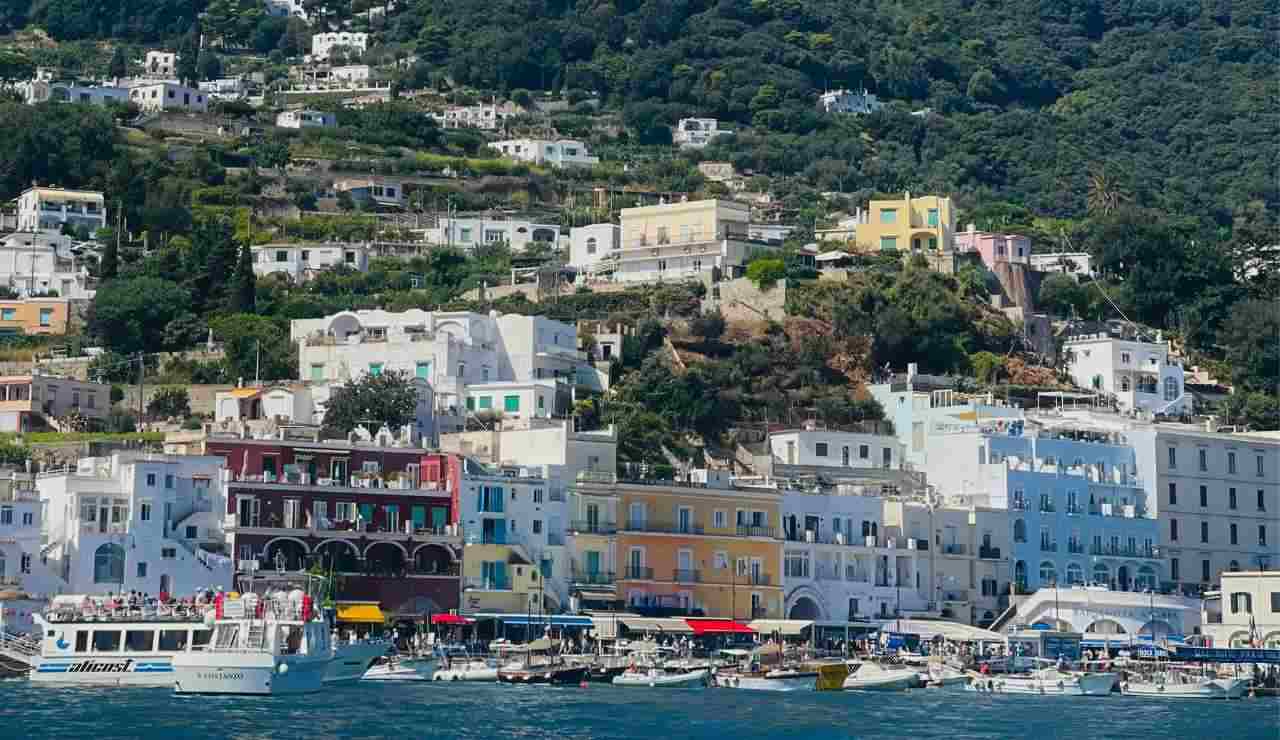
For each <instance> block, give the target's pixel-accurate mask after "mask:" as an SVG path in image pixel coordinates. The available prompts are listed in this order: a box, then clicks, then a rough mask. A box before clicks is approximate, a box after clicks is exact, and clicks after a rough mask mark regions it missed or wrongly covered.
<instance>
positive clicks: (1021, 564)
mask: <svg viewBox="0 0 1280 740" xmlns="http://www.w3.org/2000/svg"><path fill="white" fill-rule="evenodd" d="M1013 582H1014V583H1016V584H1017V585H1018V588H1022V589H1025V588H1026V587H1027V563H1026V561H1023V560H1019V561H1018V562H1016V563H1014V564H1013Z"/></svg>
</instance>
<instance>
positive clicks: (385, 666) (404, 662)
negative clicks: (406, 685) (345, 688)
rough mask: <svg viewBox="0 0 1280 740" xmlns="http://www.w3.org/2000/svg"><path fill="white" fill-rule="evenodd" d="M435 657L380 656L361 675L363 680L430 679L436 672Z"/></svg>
mask: <svg viewBox="0 0 1280 740" xmlns="http://www.w3.org/2000/svg"><path fill="white" fill-rule="evenodd" d="M435 667H436V661H435V659H434V658H400V657H398V656H394V655H392V656H388V657H385V658H380V659H379V660H378V661H377V662H375V663H374V664H373V665H372V666H370V667H369V670H367V671H365V672H364V675H363V676H361V677H360V679H361V680H362V681H430V680H431V678H432V674H434V673H435Z"/></svg>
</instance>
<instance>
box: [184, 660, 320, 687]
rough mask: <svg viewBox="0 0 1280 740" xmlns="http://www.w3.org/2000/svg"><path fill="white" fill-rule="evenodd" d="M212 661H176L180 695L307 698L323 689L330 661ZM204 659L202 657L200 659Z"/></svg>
mask: <svg viewBox="0 0 1280 740" xmlns="http://www.w3.org/2000/svg"><path fill="white" fill-rule="evenodd" d="M209 655H210V656H216V660H217V663H216V664H214V662H213V661H212V660H193V661H190V662H188V661H185V660H184V661H176V663H177V664H176V665H175V666H174V676H173V687H174V691H175V692H176V693H179V694H253V695H260V696H276V695H283V694H308V693H312V692H316V691H320V690H321V689H322V688H323V687H324V677H325V671H326V670H327V668H328V665H329V663H330V662H332V659H331V657H325V658H316V657H310V656H285V655H268V654H227V653H211V654H209ZM200 657H204V656H200Z"/></svg>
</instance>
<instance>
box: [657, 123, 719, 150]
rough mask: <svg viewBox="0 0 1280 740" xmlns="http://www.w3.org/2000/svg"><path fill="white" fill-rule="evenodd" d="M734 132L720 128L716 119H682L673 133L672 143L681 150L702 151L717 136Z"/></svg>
mask: <svg viewBox="0 0 1280 740" xmlns="http://www.w3.org/2000/svg"><path fill="white" fill-rule="evenodd" d="M731 133H733V131H731V130H729V129H723V128H720V121H718V120H717V119H715V118H681V119H680V120H679V121H677V122H676V127H675V129H674V130H672V132H671V141H672V143H673V144H675V145H676V146H678V147H680V148H681V149H701V148H703V147H705V146H706V145H707V144H710V143H711V141H712V140H713V139H715V138H716V137H717V136H723V135H725V134H731Z"/></svg>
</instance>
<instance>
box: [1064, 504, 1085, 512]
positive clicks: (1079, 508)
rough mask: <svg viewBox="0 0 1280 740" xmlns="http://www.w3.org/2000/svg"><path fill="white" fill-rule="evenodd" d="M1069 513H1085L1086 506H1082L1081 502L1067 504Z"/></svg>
mask: <svg viewBox="0 0 1280 740" xmlns="http://www.w3.org/2000/svg"><path fill="white" fill-rule="evenodd" d="M1067 513H1068V514H1083V513H1084V507H1083V506H1081V505H1080V504H1067Z"/></svg>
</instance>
